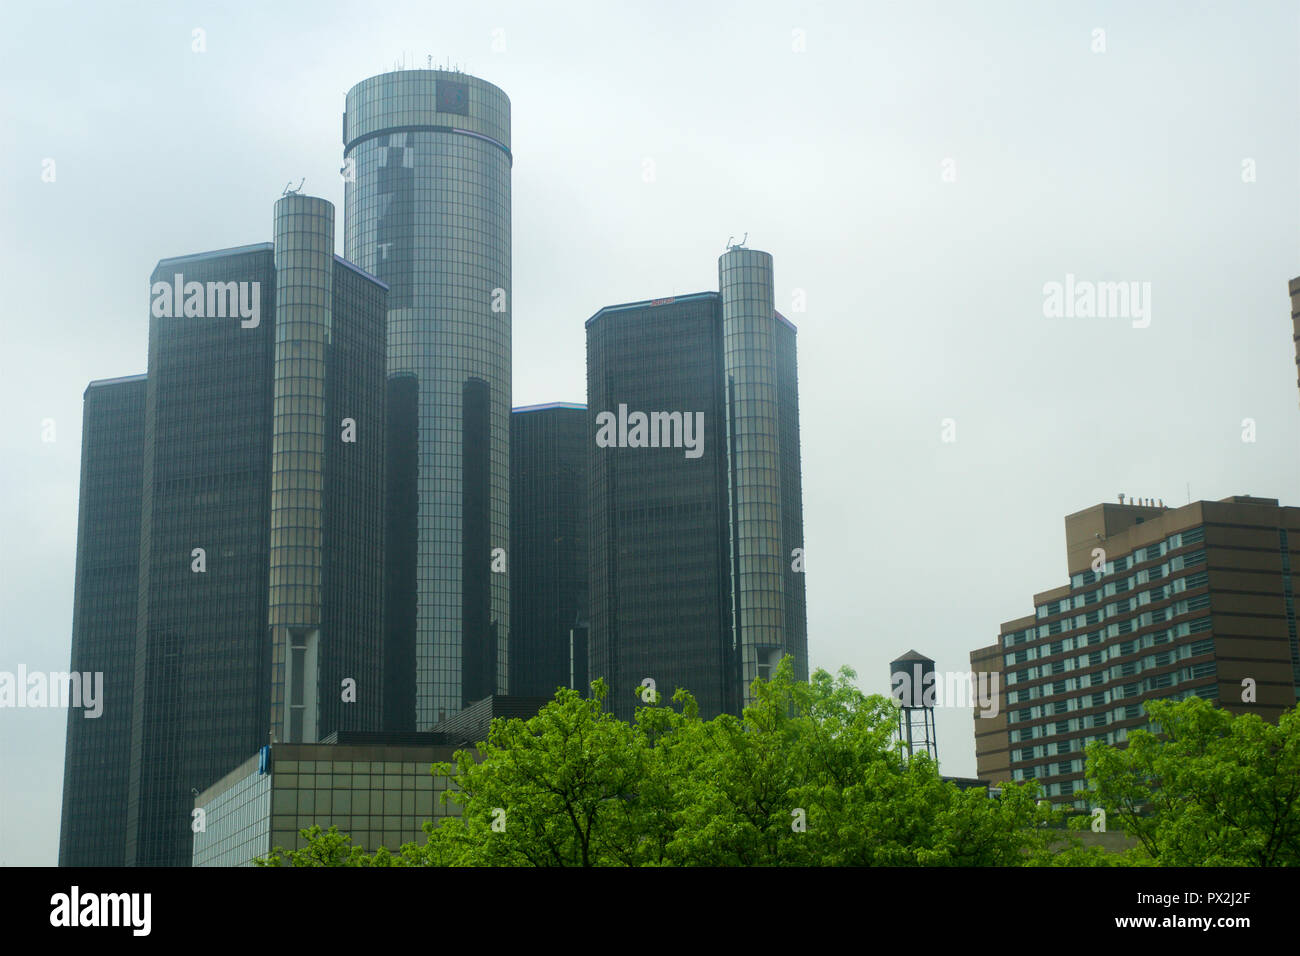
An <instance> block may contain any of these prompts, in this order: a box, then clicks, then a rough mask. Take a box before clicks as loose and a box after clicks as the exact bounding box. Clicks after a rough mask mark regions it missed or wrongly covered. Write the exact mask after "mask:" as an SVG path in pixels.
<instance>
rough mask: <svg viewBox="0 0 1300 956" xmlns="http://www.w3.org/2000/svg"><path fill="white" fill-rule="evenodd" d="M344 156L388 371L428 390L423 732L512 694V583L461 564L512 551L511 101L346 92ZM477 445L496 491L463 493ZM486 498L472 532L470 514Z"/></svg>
mask: <svg viewBox="0 0 1300 956" xmlns="http://www.w3.org/2000/svg"><path fill="white" fill-rule="evenodd" d="M343 143H344V163H345V165H344V175H345V178H346V180H347V182H346V184H345V203H346V207H345V209H346V219H345V252H346V255H347V257H348V259H350V260H351V261H353V262H355V263H357V264H358V265H360V266H361V267H362V268H364V269H366V270H367V271H369V272H371V273H373V274H374V275H376V276H378V277H379V278H380V279H381V280H383V281H384V282H386V283H387V284H388V286H389V288H390V292H389V299H388V372H389V374H390V375H395V374H398V373H410V374H412V375H413V376H414V377H415V378H416V382H417V388H418V395H417V418H418V421H417V423H416V427H417V430H418V436H419V437H418V475H417V478H416V485H417V497H418V504H417V507H416V519H415V520H416V522H417V525H418V533H417V549H418V550H417V559H418V563H417V568H416V589H417V596H418V602H417V606H416V616H415V634H414V636H413V638H412V643H413V644H414V649H415V708H416V714H415V722H416V728H417V729H419V730H426V729H428V728H429V727H431V726H432V725H433V724H434V723H436V722H437V721H438V720H439V719H440V717H441V716H443V715H449V714H452V713H454V712H455V711H457V710H459V709H460V708H462V707H463V706H465V705H466V704H467V703H469V702H470V701H471V700H473V699H475V698H476V697H479V696H482V695H483V691H484V689H489V690H490V691H495V692H500V693H504V691H505V689H506V686H507V683H508V673H509V633H510V590H509V576H508V574H491V575H490V576H489V577H488V578H486V579H482V577H481V569H475V568H466V567H465V566H464V565H465V555H466V554H467V553H468V554H470V555H471V556H472V557H471V558H470V560H471V561H475V560H485V558H479V557H473V556H475V555H479V554H480V553H481V552H482V550H483V548H482V545H483V544H484V543H486V544H487V545H488V553H490V550H491V549H492V548H497V547H502V548H504V547H508V546H509V530H510V527H509V522H510V494H509V479H510V316H511V306H512V302H511V273H510V268H511V267H510V229H511V222H510V215H511V213H510V169H511V164H512V158H511V154H510V101H509V99H508V98H507V97H506V95H505V94H504V93H503V92H502V91H501V90H500V89H498V88H497V87H495V86H493V85H492V84H490V83H486V82H484V81H482V80H480V79H477V78H475V77H472V76H468V75H466V74H463V73H457V72H448V71H442V70H403V71H398V72H394V73H386V74H383V75H380V76H375V77H371V78H370V79H367V80H364V81H363V82H361V83H359V84H357V85H356V86H355V87H353V88H352V89H351V90H350V91H349V92H348V94H347V101H346V112H345V114H344V117H343ZM471 382H474V383H482V386H481V387H482V388H483V389H484V390H485V392H484V394H485V397H486V407H487V417H486V423H485V433H484V434H481V435H480V434H478V433H474V434H467V429H469V428H470V427H471V426H473V425H475V423H476V422H478V419H479V416H478V415H477V409H476V408H470V409H466V408H465V406H464V399H465V397H466V395H469V396H470V397H471V398H472V399H473V400H474V401H475V402H477V401H478V397H479V392H478V389H479V387H480V386H478V385H477V384H475V385H474V386H472V387H469V388H467V385H468V384H469V383H471ZM480 442H482V443H483V444H484V445H485V450H486V470H487V487H486V488H483V489H467V488H465V487H464V483H465V481H466V478H467V476H469V475H474V474H477V472H478V470H479V469H478V464H479V462H478V461H467V460H466V447H467V444H468V445H470V446H471V448H477V446H478V444H479V443H480ZM473 454H474V457H475V458H476V459H477V458H478V454H477V452H474V453H473ZM475 480H476V479H475ZM480 499H482V501H483V504H484V506H485V511H484V514H485V515H486V526H485V527H483V528H482V529H481V530H478V531H477V532H476V528H478V522H477V520H476V518H474V517H469V518H468V523H469V525H470V527H468V528H467V526H466V525H467V516H466V514H465V508H466V502H473V503H476V502H478V501H479V500H480ZM471 536H473V537H476V538H483V539H485V540H483V541H480V540H472V541H471V540H468V538H469V537H471ZM480 584H482V585H484V586H485V592H484V593H483V594H479V593H478V591H479V585H480ZM467 603H468V604H472V606H467ZM395 639H398V644H399V646H400V644H401V643H402V640H404V638H401V636H400V635H397V636H395ZM485 668H486V669H487V672H486V673H485V672H484V669H485Z"/></svg>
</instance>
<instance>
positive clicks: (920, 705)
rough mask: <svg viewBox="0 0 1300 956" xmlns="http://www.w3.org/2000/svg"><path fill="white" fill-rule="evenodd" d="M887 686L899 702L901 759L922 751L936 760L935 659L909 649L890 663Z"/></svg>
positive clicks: (936, 761)
mask: <svg viewBox="0 0 1300 956" xmlns="http://www.w3.org/2000/svg"><path fill="white" fill-rule="evenodd" d="M889 687H890V694H891V696H892V697H893V698H894V703H895V704H896V705H898V746H899V749H900V750H901V751H902V753H903V759H904V760H909V759H911V757H912V755H913V754H915V753H917V752H918V751H924V752H925V753H927V754H929V755H930V759H931V760H933V761H935V763H938V762H939V752H938V746H937V743H936V741H935V731H934V704H935V694H936V693H937V690H936V688H935V672H934V661H932V660H930V658H928V657H926V656H925V655H924V654H918V653H917V652H916V651H908V652H907V653H906V654H904V655H903V656H902V657H900V658H898V659H897V660H895V661H893V662H892V663H891V664H890V665H889Z"/></svg>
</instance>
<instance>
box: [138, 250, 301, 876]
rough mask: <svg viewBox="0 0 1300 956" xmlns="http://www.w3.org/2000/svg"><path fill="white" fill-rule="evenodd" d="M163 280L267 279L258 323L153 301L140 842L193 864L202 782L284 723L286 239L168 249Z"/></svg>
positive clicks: (142, 603) (146, 850) (155, 855)
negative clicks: (280, 277) (278, 388)
mask: <svg viewBox="0 0 1300 956" xmlns="http://www.w3.org/2000/svg"><path fill="white" fill-rule="evenodd" d="M178 277H179V278H178ZM150 281H151V282H152V283H154V286H153V288H154V289H158V288H159V283H163V284H173V283H176V284H181V285H182V286H184V285H188V284H190V283H196V284H200V285H201V286H202V287H203V288H204V289H206V287H207V283H210V282H212V283H216V282H220V283H228V282H233V283H237V284H238V283H249V285H246V286H244V288H245V290H246V291H247V293H249V298H250V301H251V293H252V290H253V288H254V286H253V285H252V284H256V289H257V290H258V291H257V294H258V301H259V306H260V314H259V316H258V322H257V324H256V325H250V326H247V327H246V326H245V325H244V321H243V320H241V319H240V318H239V317H238V316H235V317H229V316H227V317H224V318H221V317H206V316H203V315H193V314H191V315H188V316H187V315H185V314H183V313H180V314H173V315H161V316H160V315H158V314H156V313H157V312H159V311H166V310H163V309H159V308H151V310H150V311H151V315H150V321H149V378H148V396H147V399H146V409H145V438H144V479H143V480H144V487H143V503H142V510H141V527H140V581H139V598H140V600H139V606H138V611H137V631H136V633H137V640H136V658H135V687H134V702H135V706H134V713H133V721H132V730H131V773H130V787H129V794H128V804H127V813H128V819H127V835H126V855H127V863H128V864H132V865H139V866H188V865H189V861H190V851H191V829H190V827H191V815H190V811H191V809H192V807H193V803H192V793H191V791H192V790H193V789H199V790H202V789H203V788H204V787H206V786H207V785H208V784H210V783H212V782H213V781H214V780H217V779H219V778H220V777H221V776H222V775H223V774H225V773H226V772H227V771H229V770H230V768H231V767H233V766H235V765H236V764H238V763H239V762H241V761H242V760H243V759H244V758H245V757H247V756H248V754H249V753H250V752H251V751H254V750H256V749H257V748H258V747H259V746H261V745H262V744H263V743H265V742H266V740H267V734H268V731H269V729H270V706H269V695H268V688H269V684H270V673H269V670H270V668H269V664H270V648H269V646H268V643H267V638H266V634H267V629H266V622H267V574H268V547H267V544H268V539H269V536H270V509H269V508H268V503H269V501H270V495H271V435H272V432H271V416H272V401H273V393H272V375H273V371H274V361H275V341H274V329H275V320H274V315H273V313H274V306H275V281H276V276H275V263H274V254H273V248H272V244H271V243H263V244H260V245H256V246H244V247H241V248H238V249H230V250H223V251H220V252H214V253H203V254H199V255H194V256H184V257H180V258H176V259H165V260H163V261H162V262H160V263H158V266H157V268H156V269H155V270H154V273H153V276H152V277H151V280H150ZM156 302H157V299H156V298H155V303H156ZM195 304H196V305H200V303H198V302H197V301H196V302H195ZM172 311H175V312H179V310H172ZM199 311H200V312H205V311H206V302H204V303H202V305H201V306H200V308H199ZM200 549H201V550H200Z"/></svg>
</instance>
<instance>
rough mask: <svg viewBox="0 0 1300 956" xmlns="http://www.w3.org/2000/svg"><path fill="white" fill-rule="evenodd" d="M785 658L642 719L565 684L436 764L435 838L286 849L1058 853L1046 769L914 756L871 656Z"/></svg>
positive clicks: (632, 858)
mask: <svg viewBox="0 0 1300 956" xmlns="http://www.w3.org/2000/svg"><path fill="white" fill-rule="evenodd" d="M792 675H793V664H792V662H791V660H790V659H789V658H787V659H786V660H784V661H782V662H781V664H780V666H779V667H778V668H777V669H776V671H775V673H774V674H773V676H772V679H771V680H769V681H762V680H759V681H755V682H754V684H753V688H752V690H753V695H752V696H753V703H752V704H751V705H750V706H748V707H746V708H745V711H744V714H743V716H742V717H740V718H737V717H735V716H733V715H729V714H723V715H721V716H719V717H717V718H715V719H713V720H708V721H706V720H702V719H701V718H700V716H699V708H698V706H697V704H696V702H695V700H694V699H693V698H692V697H691V695H690V694H689V693H687V692H686V691H683V690H678V691H677V693H676V694H675V695H674V698H673V701H674V703H675V704H676V706H675V707H673V706H661V705H659V704H658V703H657V702H655V703H648V704H647V705H646V706H642V707H639V708H638V709H637V712H636V717H635V720H634V721H633V722H632V723H627V722H625V721H622V720H619V719H618V718H616V717H615V716H614V715H612V714H610V713H607V712H606V711H605V710H604V708H603V701H604V698H605V694H606V688H605V685H604V684H603V683H602V682H600V681H597V682H596V683H595V684H593V685H592V686H593V696H592V697H591V698H589V699H584V698H582V697H580V696H579V695H578V694H577V693H576V692H574V691H571V690H561V691H559V692H558V693H557V694H556V698H555V700H554V701H552V702H551V703H550V704H548V705H547V706H546V707H545V708H543V709H542V711H541V712H540V713H539V714H538V715H537V716H536V717H533V718H532V719H530V720H527V721H521V720H498V721H494V722H493V724H492V728H491V731H490V733H489V736H488V739H487V740H486V741H483V742H481V743H480V744H479V745H478V748H477V750H478V755H477V756H478V759H476V758H475V755H474V754H471V753H469V752H467V751H461V752H458V753H457V754H456V757H455V763H454V764H437V765H435V766H434V767H433V768H432V772H433V773H436V774H440V775H445V776H448V777H450V778H451V779H452V782H453V785H454V789H452V790H449V791H448V792H446V793H444V795H443V799H444V800H448V801H454V802H455V803H457V804H459V805H460V808H461V812H460V815H459V816H450V817H447V818H444V819H442V820H441V821H440V822H439V823H437V824H435V823H433V822H430V823H426V824H425V828H424V829H425V832H426V834H427V837H428V839H427V840H426V842H425V843H424V844H423V845H417V844H408V845H406V846H404V847H402V848H401V850H400V851H399V852H398V853H397V854H395V855H394V854H390V853H388V852H387V851H386V850H381V851H379V852H378V853H376V854H374V855H367V854H366V852H365V851H364V850H361V849H360V848H355V847H350V846H349V845H348V841H347V838H346V837H343V836H342V835H339V834H337V832H336V831H335V830H334V829H333V828H331V830H330V831H329V832H328V833H320V832H319V828H314V831H304V834H305V835H308V846H307V847H305V848H303V849H301V850H296V851H293V852H292V853H285V852H284V851H282V850H279V849H277V850H276V851H275V852H274V853H273V854H272V855H271V857H269V858H268V861H267V864H266V865H294V866H331V865H334V866H669V865H679V866H800V865H813V866H879V865H890V866H939V865H948V866H1004V865H1017V864H1020V863H1024V862H1034V861H1045V860H1049V859H1050V855H1049V854H1048V853H1047V850H1046V847H1047V845H1048V842H1049V841H1050V840H1053V839H1055V840H1057V841H1059V839H1060V835H1059V832H1049V831H1048V830H1047V829H1046V825H1047V824H1048V823H1049V822H1050V821H1052V820H1055V819H1056V818H1058V817H1059V816H1060V814H1061V812H1063V811H1054V810H1052V809H1050V808H1049V807H1047V806H1046V805H1043V804H1040V803H1039V802H1038V801H1037V799H1036V798H1037V790H1036V784H1034V783H1032V782H1031V783H1028V784H1023V785H1008V786H1006V787H1003V788H1002V795H1001V797H1000V798H998V799H990V798H989V797H988V795H987V794H986V793H985V792H984V791H983V790H977V789H972V790H968V791H961V790H960V789H958V788H957V787H956V786H955V785H954V784H952V783H950V782H947V781H944V780H943V779H942V778H941V777H940V776H939V773H938V769H937V767H936V766H935V764H934V763H933V761H931V760H929V759H927V758H926V757H924V756H916V757H914V758H912V759H909V760H906V761H905V760H904V759H903V758H902V756H901V754H900V753H899V752H898V750H897V749H896V746H895V744H894V741H893V735H894V729H895V726H896V720H897V711H896V709H895V707H894V705H893V702H892V701H890V700H889V699H888V698H886V697H881V696H878V695H873V696H868V695H865V694H863V693H862V692H861V691H860V690H859V689H858V688H857V687H856V686H854V684H853V680H854V678H855V676H856V675H855V674H854V673H853V671H851V670H849V669H848V668H841V670H840V672H839V674H838V675H837V676H834V677H833V676H832V675H830V674H829V673H827V672H825V671H821V670H819V671H817V672H815V673H814V674H813V675H812V678H811V680H809V681H808V682H802V681H796V680H794V678H793V676H792Z"/></svg>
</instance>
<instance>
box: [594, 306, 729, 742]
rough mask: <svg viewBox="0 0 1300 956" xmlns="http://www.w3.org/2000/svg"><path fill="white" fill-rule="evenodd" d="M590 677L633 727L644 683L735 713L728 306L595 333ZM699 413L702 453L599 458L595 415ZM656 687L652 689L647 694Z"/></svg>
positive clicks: (602, 454) (625, 320)
mask: <svg viewBox="0 0 1300 956" xmlns="http://www.w3.org/2000/svg"><path fill="white" fill-rule="evenodd" d="M587 400H588V412H587V416H588V417H587V428H588V429H589V432H588V435H587V439H586V440H587V441H588V442H589V443H590V444H589V445H588V448H589V449H590V454H591V466H590V467H591V484H590V488H591V491H590V501H589V515H590V518H589V529H590V534H591V547H590V551H589V554H590V569H589V574H590V601H591V615H590V627H589V631H588V662H589V675H588V676H589V677H590V678H591V679H592V680H594V679H595V678H597V677H603V678H604V679H605V681H606V683H607V684H608V685H609V688H610V693H609V697H608V698H607V699H606V706H607V707H608V708H609V709H610V710H611V712H613V713H615V714H617V715H618V716H619V717H622V718H624V719H630V718H631V717H632V714H633V712H634V710H635V707H636V705H637V704H638V702H639V698H638V696H637V695H638V693H641V691H640V690H639V689H640V688H641V687H642V682H643V681H644V680H645V679H647V678H649V679H651V680H653V681H654V686H655V689H656V691H657V692H658V693H660V694H661V695H663V697H664V698H665V699H666V698H670V697H671V696H672V694H673V692H674V691H675V690H676V689H677V688H678V687H684V688H686V689H687V690H689V691H690V692H691V693H692V694H693V695H695V699H696V700H697V701H698V702H699V705H700V713H701V715H702V716H703V717H705V718H706V719H708V718H711V717H714V716H716V715H718V714H720V713H723V712H735V711H736V703H737V701H736V693H735V692H736V687H737V685H736V679H735V670H736V668H735V656H734V654H733V652H732V647H731V633H730V627H729V624H730V590H729V588H730V584H729V570H728V569H729V562H728V546H729V537H728V534H727V496H726V447H725V435H726V429H725V426H724V425H723V424H722V422H723V410H724V393H723V376H722V321H721V300H720V298H719V296H718V295H717V294H716V293H712V292H706V293H701V294H697V295H689V296H681V297H678V298H676V299H669V300H656V301H655V302H638V303H633V304H630V305H622V306H611V307H608V308H605V309H602V310H601V311H600V312H598V313H596V315H595V316H593V317H592V318H591V319H590V320H589V321H588V322H587ZM620 405H621V406H624V407H625V411H626V414H627V416H628V417H630V416H631V414H632V413H633V412H642V413H647V414H648V413H650V412H652V411H667V412H680V413H682V415H683V418H684V416H685V415H686V414H692V415H694V413H703V423H704V429H703V436H702V437H703V445H702V449H703V450H702V454H700V456H699V457H697V458H688V457H687V456H686V454H685V450H684V448H680V447H659V448H650V447H628V446H624V447H618V446H615V447H599V446H597V445H596V444H595V441H594V439H595V436H596V434H597V427H598V425H597V417H598V416H599V415H601V413H603V412H609V413H611V414H614V415H616V416H617V415H618V413H619V410H620ZM647 686H648V685H647Z"/></svg>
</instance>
